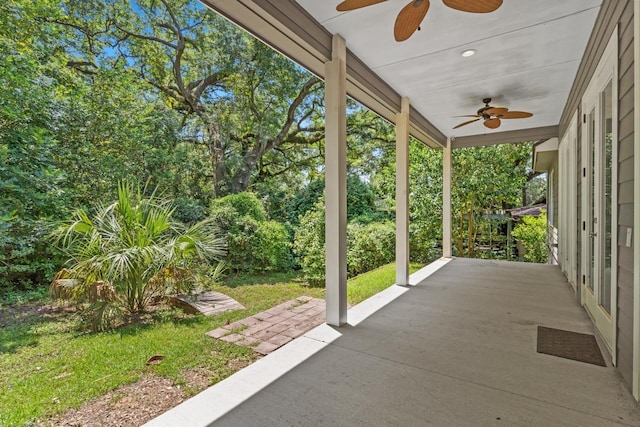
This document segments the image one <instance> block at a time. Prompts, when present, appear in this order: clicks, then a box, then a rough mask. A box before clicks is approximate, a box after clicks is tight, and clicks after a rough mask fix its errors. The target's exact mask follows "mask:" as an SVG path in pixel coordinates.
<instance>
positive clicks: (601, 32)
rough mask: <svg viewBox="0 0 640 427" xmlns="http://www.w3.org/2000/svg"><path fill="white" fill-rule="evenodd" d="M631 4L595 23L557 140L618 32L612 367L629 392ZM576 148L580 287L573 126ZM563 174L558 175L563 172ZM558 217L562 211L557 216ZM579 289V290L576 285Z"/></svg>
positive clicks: (613, 8)
mask: <svg viewBox="0 0 640 427" xmlns="http://www.w3.org/2000/svg"><path fill="white" fill-rule="evenodd" d="M633 17H634V2H633V0H624V1H615V2H614V1H609V2H607V1H605V2H604V3H603V6H602V9H601V12H600V16H599V17H598V22H597V24H596V27H595V28H594V32H593V34H592V37H591V40H590V42H589V46H588V47H587V51H586V52H585V56H584V59H583V62H582V64H581V66H580V70H579V71H578V74H577V77H576V81H575V82H574V85H573V88H572V91H571V94H570V95H569V99H568V102H567V106H566V108H565V111H564V113H563V117H562V120H561V122H560V135H561V137H562V136H564V135H565V134H566V133H567V132H568V130H569V129H568V128H569V124H570V121H571V118H572V115H573V114H575V113H576V112H577V113H578V117H580V120H582V117H583V112H582V111H580V109H581V106H580V100H581V99H582V97H583V95H584V93H585V91H586V88H587V86H588V85H589V82H590V81H591V78H592V77H593V75H594V72H595V69H596V66H597V64H598V62H599V60H600V58H601V57H602V56H603V53H604V49H605V46H606V42H607V40H609V38H610V37H611V34H612V33H613V31H614V29H615V28H616V26H617V27H618V58H617V61H618V63H617V65H618V99H617V107H618V173H617V179H615V178H614V179H615V182H616V183H617V191H618V200H617V203H618V205H617V207H618V217H617V221H616V223H615V224H614V226H615V227H616V231H617V233H618V239H617V241H618V246H617V248H616V249H617V266H616V267H617V270H616V271H617V283H616V286H617V301H616V308H617V325H616V336H617V339H616V351H615V356H616V360H615V363H616V366H617V367H618V370H619V371H620V374H621V375H622V377H623V378H624V380H625V382H626V383H627V385H628V387H629V388H632V382H633V318H634V282H633V275H634V250H633V248H632V247H627V246H626V241H627V238H626V234H627V229H628V228H632V227H633V225H634V167H633V165H634V49H633V47H634V28H633ZM577 132H578V144H577V147H576V148H577V159H576V166H577V168H576V171H577V174H578V176H577V177H576V178H577V181H576V182H577V185H576V187H577V188H576V193H575V197H576V198H577V209H578V220H577V222H576V224H575V225H576V227H577V229H578V242H577V245H576V250H577V251H578V258H577V259H578V268H577V277H576V283H578V284H579V283H582V275H583V274H584V266H583V265H581V263H580V260H581V258H582V257H581V256H580V251H581V248H582V237H581V236H582V233H581V230H582V227H583V220H584V219H583V218H582V206H583V200H582V196H581V195H582V174H583V167H584V165H582V164H581V162H582V147H581V146H582V144H581V143H580V142H581V141H582V135H581V133H582V126H578V127H577ZM562 172H563V171H560V173H562ZM560 214H562V212H560ZM578 289H579V286H578Z"/></svg>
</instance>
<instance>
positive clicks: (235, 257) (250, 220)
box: [210, 192, 292, 272]
mask: <svg viewBox="0 0 640 427" xmlns="http://www.w3.org/2000/svg"><path fill="white" fill-rule="evenodd" d="M210 215H211V218H212V219H213V220H214V221H215V222H216V224H218V226H219V227H220V229H221V231H222V232H223V233H224V234H225V235H226V237H227V243H228V253H227V258H226V263H227V266H228V267H229V268H231V269H233V270H235V271H243V272H254V271H286V270H288V269H289V268H291V264H292V259H291V243H290V237H289V233H287V230H286V228H285V227H284V225H282V224H280V223H278V222H276V221H268V220H267V214H266V211H265V209H264V207H263V205H262V203H261V202H260V200H259V199H258V198H257V197H256V196H255V195H254V194H253V193H249V192H245V193H238V194H233V195H229V196H225V197H222V198H220V199H216V200H214V201H213V203H212V206H211V214H210Z"/></svg>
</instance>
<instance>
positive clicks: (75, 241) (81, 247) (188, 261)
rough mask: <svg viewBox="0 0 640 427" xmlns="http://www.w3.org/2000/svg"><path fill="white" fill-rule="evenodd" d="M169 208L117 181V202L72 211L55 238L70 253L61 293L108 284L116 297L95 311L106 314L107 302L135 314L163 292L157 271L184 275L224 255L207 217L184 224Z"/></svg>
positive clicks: (77, 292)
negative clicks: (198, 263) (195, 264)
mask: <svg viewBox="0 0 640 427" xmlns="http://www.w3.org/2000/svg"><path fill="white" fill-rule="evenodd" d="M173 212H174V208H173V207H172V205H171V203H170V202H169V201H167V200H164V199H162V198H160V197H157V196H156V195H155V193H154V194H152V195H151V196H149V197H145V196H144V195H143V191H142V190H141V189H140V188H139V187H137V188H134V187H133V186H132V185H131V184H128V183H119V185H118V200H117V201H116V202H115V203H113V204H111V205H108V206H98V207H97V209H96V210H95V214H94V215H92V216H89V215H88V214H87V213H86V212H85V211H84V210H78V211H76V212H75V213H74V216H73V219H72V221H70V222H68V223H65V224H63V225H61V226H60V227H59V228H58V230H57V231H56V237H57V242H58V243H59V245H60V246H61V248H62V249H63V250H64V251H65V252H66V253H67V254H68V255H69V257H70V260H69V262H70V264H71V266H70V267H69V268H68V269H66V270H65V275H66V277H67V279H66V280H65V282H64V284H65V286H67V287H70V288H72V289H73V291H72V292H66V293H65V294H66V295H69V294H72V295H75V296H81V295H87V294H88V293H89V292H90V290H91V288H92V286H94V287H95V284H96V283H107V284H109V285H110V286H111V287H112V288H113V291H114V292H113V293H110V295H115V297H112V298H111V299H112V301H105V300H102V301H99V302H100V304H101V305H102V307H98V308H97V309H96V310H95V311H96V313H97V315H98V316H99V317H102V316H104V315H105V314H104V313H105V312H106V311H105V310H104V306H105V305H107V304H111V305H114V304H115V305H119V306H120V307H122V308H123V309H124V310H125V311H126V312H128V313H129V314H130V315H137V314H139V313H141V312H143V311H145V309H146V308H147V306H148V304H149V302H150V301H151V300H152V299H153V298H154V297H156V296H158V295H162V294H164V293H166V292H167V289H166V287H165V286H164V285H166V283H167V282H166V281H165V280H159V279H158V278H159V276H160V275H166V274H167V272H169V274H172V272H173V273H175V272H176V271H181V272H183V273H184V272H185V271H188V270H189V267H190V266H191V265H192V264H193V262H194V261H202V260H207V261H211V260H219V259H220V258H221V257H222V256H223V255H224V248H225V246H224V245H225V243H224V239H223V238H221V237H220V236H219V232H218V230H217V228H216V226H215V224H214V223H213V222H212V221H211V220H209V219H205V220H204V221H201V222H199V223H197V224H195V225H193V226H191V227H188V228H187V227H185V226H184V225H182V224H180V223H178V222H177V221H174V220H172V214H173ZM182 276H184V274H182ZM172 283H175V281H173V282H172Z"/></svg>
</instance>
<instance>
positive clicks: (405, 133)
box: [396, 98, 410, 286]
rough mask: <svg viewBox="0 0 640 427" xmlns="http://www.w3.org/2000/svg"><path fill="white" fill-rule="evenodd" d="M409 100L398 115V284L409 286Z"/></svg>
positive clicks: (403, 101)
mask: <svg viewBox="0 0 640 427" xmlns="http://www.w3.org/2000/svg"><path fill="white" fill-rule="evenodd" d="M409 109H410V105H409V98H402V107H401V109H400V113H398V114H397V115H396V284H397V285H402V286H405V285H408V284H409Z"/></svg>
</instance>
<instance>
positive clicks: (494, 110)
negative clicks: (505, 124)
mask: <svg viewBox="0 0 640 427" xmlns="http://www.w3.org/2000/svg"><path fill="white" fill-rule="evenodd" d="M507 111H509V109H508V108H494V107H491V108H487V109H486V110H484V113H485V114H488V115H490V116H502V114H505V113H506V112H507Z"/></svg>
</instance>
